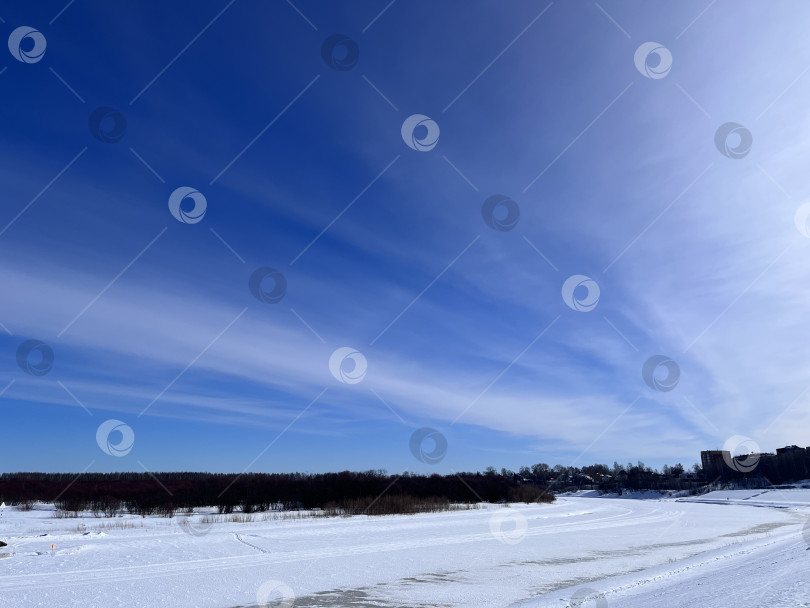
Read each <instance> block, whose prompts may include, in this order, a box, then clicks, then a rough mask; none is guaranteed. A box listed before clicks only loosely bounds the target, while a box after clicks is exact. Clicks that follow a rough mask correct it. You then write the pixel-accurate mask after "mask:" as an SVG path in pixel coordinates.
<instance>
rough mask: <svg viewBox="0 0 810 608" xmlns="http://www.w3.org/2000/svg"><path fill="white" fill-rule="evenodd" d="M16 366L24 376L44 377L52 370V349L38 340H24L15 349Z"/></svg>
mask: <svg viewBox="0 0 810 608" xmlns="http://www.w3.org/2000/svg"><path fill="white" fill-rule="evenodd" d="M17 365H19V366H20V369H21V370H23V371H24V372H25V373H26V374H31V375H32V376H44V375H45V374H47V373H48V372H49V371H51V369H52V368H53V349H52V348H51V347H50V346H48V345H47V344H45V343H44V342H41V341H40V340H26V341H25V342H23V343H22V344H20V345H19V346H18V347H17Z"/></svg>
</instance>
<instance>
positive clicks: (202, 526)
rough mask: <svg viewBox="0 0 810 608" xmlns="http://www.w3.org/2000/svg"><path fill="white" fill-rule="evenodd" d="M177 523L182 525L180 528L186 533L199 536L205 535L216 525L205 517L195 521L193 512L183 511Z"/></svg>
mask: <svg viewBox="0 0 810 608" xmlns="http://www.w3.org/2000/svg"><path fill="white" fill-rule="evenodd" d="M177 525H178V526H180V529H181V530H182V531H183V532H185V533H186V534H191V535H192V536H197V537H201V536H205V535H206V534H208V533H209V532H210V531H211V528H213V527H214V524H213V523H212V522H211V520H208V519H205V517H202V518H200V519H198V520H196V521H195V520H194V514H193V513H182V514H181V515H178V516H177Z"/></svg>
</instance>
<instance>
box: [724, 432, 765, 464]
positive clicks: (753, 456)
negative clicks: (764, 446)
mask: <svg viewBox="0 0 810 608" xmlns="http://www.w3.org/2000/svg"><path fill="white" fill-rule="evenodd" d="M759 458H760V449H759V446H758V445H757V444H756V442H755V441H754V440H753V439H751V438H750V437H746V436H744V435H734V436H733V437H729V438H728V439H727V440H726V442H725V443H724V444H723V461H724V462H725V463H726V465H728V467H729V468H731V469H733V470H734V471H737V472H739V473H750V472H751V471H753V470H754V469H756V468H757V465H758V464H759Z"/></svg>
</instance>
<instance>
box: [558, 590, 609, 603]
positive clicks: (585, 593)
mask: <svg viewBox="0 0 810 608" xmlns="http://www.w3.org/2000/svg"><path fill="white" fill-rule="evenodd" d="M586 606H593V608H608V601H607V598H606V597H605V594H604V593H599V592H598V591H597V590H596V589H591V588H590V587H582V588H580V589H577V591H576V593H574V595H572V596H571V599H570V600H569V601H568V608H585V607H586Z"/></svg>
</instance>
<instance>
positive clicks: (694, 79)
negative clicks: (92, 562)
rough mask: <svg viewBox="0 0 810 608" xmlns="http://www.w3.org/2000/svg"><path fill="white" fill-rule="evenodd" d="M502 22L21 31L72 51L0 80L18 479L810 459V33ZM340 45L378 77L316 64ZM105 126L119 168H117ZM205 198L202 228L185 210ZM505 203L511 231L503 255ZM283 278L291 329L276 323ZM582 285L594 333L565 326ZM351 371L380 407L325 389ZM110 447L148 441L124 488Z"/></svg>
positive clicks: (547, 10)
mask: <svg viewBox="0 0 810 608" xmlns="http://www.w3.org/2000/svg"><path fill="white" fill-rule="evenodd" d="M504 7H505V5H504V3H498V2H468V1H464V2H461V1H458V2H427V1H425V2H422V1H408V2H406V1H405V0H399V1H397V2H394V3H391V4H390V5H389V3H388V2H387V1H386V2H383V1H373V2H372V1H363V2H360V1H358V2H329V3H324V2H308V1H305V0H294V4H290V3H288V2H285V1H283V0H277V1H273V2H253V1H250V0H236V1H235V2H232V3H230V4H229V3H228V2H226V1H216V2H208V1H201V2H197V3H194V5H193V7H192V5H191V4H186V5H183V4H182V3H169V4H165V3H158V2H153V3H141V4H140V5H136V4H133V3H104V2H88V1H85V0H76V2H73V3H71V4H69V5H68V6H67V8H65V3H63V2H61V1H60V2H54V3H51V2H42V3H37V4H36V5H31V4H30V3H23V2H19V3H11V4H6V5H4V6H3V7H2V12H0V18H2V20H3V21H2V23H0V28H2V30H3V31H4V34H5V35H6V36H11V35H12V32H14V31H15V30H16V29H17V28H18V27H21V26H29V27H31V28H34V29H35V30H37V31H39V32H41V33H42V35H43V36H44V38H45V40H46V41H47V47H46V51H45V54H44V55H43V56H42V57H41V58H39V60H38V61H34V62H31V63H26V62H23V61H19V60H18V59H17V58H15V57H14V56H13V55H12V53H11V52H8V53H6V54H5V55H4V58H3V59H2V60H0V70H3V71H2V73H0V88H1V89H2V91H3V95H2V103H3V104H4V108H3V110H4V111H3V112H2V121H3V128H2V133H3V136H2V138H1V139H0V142H1V145H2V152H3V161H4V162H3V163H2V165H1V166H0V179H2V183H3V185H4V188H3V194H4V195H3V197H2V203H1V204H0V231H2V232H0V284H2V285H3V286H4V290H3V297H2V298H0V323H2V324H3V326H4V327H5V328H6V330H7V331H3V332H2V334H0V352H2V360H3V361H5V364H3V365H2V367H0V390H4V392H3V393H2V399H0V404H1V405H2V408H3V410H2V411H3V415H4V425H3V426H4V429H5V433H4V434H3V435H4V436H3V441H2V445H0V456H2V459H1V460H0V462H1V463H2V464H0V469H1V470H3V471H22V470H24V471H30V470H43V471H80V470H84V469H87V470H92V471H114V470H144V469H148V470H153V471H154V470H211V471H242V470H245V469H246V468H247V469H248V470H252V471H297V470H300V471H327V470H337V469H347V468H348V469H370V468H385V469H388V470H389V471H392V472H395V471H396V472H398V471H403V470H406V469H407V470H411V471H420V472H434V471H435V472H442V473H443V472H450V471H458V470H476V469H483V468H484V467H486V466H489V465H493V466H496V467H497V468H500V467H509V468H516V467H518V466H520V465H522V464H532V463H535V462H548V463H550V464H556V463H560V464H570V463H576V464H587V463H591V462H607V463H612V462H613V460H618V461H620V462H626V461H628V460H633V461H635V460H637V459H641V460H643V461H644V462H645V463H647V464H652V465H656V466H657V465H661V464H663V463H665V462H669V463H675V462H678V461H680V462H682V463H683V464H686V465H690V464H691V463H692V462H695V461H697V460H698V452H699V450H700V449H702V448H719V447H720V446H722V445H723V444H724V442H726V440H727V439H729V438H730V437H733V436H740V435H741V436H745V437H749V438H751V439H752V440H753V441H755V442H756V444H758V445H759V446H761V447H762V449H764V450H773V449H774V448H775V447H778V446H781V445H783V444H790V443H797V444H799V445H808V444H810V414H808V399H810V396H808V388H809V387H810V368H808V365H807V362H808V357H810V346H809V345H810V340H808V338H810V327H808V324H807V322H806V317H807V313H806V309H807V307H806V303H807V301H808V296H810V288H809V287H808V281H807V279H808V278H810V273H809V272H808V270H807V264H806V258H807V255H808V254H810V243H809V242H808V239H807V238H806V236H805V235H804V234H803V233H802V231H801V230H798V229H797V226H796V224H795V222H794V218H795V215H796V213H797V210H799V209H800V208H801V205H802V204H803V203H805V202H806V201H807V198H808V191H809V190H810V188H809V187H808V183H807V178H806V164H807V159H808V152H810V149H808V148H810V145H808V141H810V140H809V139H808V137H807V135H808V130H809V129H810V115H808V114H807V112H806V107H807V99H808V95H809V94H810V74H808V72H809V71H810V45H808V43H807V41H806V32H805V28H803V24H804V23H806V22H807V18H808V17H810V7H808V6H804V5H801V4H799V3H770V4H768V5H767V6H766V5H764V4H760V3H755V2H737V3H734V4H733V5H732V4H731V2H727V1H723V0H720V1H718V2H712V3H710V2H704V1H703V0H701V1H699V2H697V1H696V2H677V3H675V2H672V3H667V4H659V5H656V6H652V5H650V4H649V3H644V2H623V3H619V2H612V1H608V0H605V1H604V2H601V3H598V4H597V3H594V2H554V3H548V2H517V1H515V2H510V3H509V4H508V9H505V8H504ZM63 8H64V9H65V10H64V11H62V9H63ZM384 9H385V10H384ZM60 11H62V12H60ZM334 34H342V35H345V36H346V37H348V38H349V39H351V40H352V41H354V43H355V44H356V45H357V48H358V49H359V58H358V60H357V62H356V65H353V66H351V68H350V69H346V70H337V69H333V68H332V67H330V66H329V65H328V64H327V63H326V62H325V61H324V59H323V57H322V44H323V43H324V41H325V40H326V39H327V38H329V37H330V36H332V35H334ZM646 42H657V43H658V44H659V45H660V46H661V47H664V48H665V49H666V50H667V51H669V53H670V54H671V56H672V67H671V69H670V70H669V72H668V73H666V74H665V75H664V76H663V77H661V78H649V77H647V76H645V75H644V74H642V71H641V70H640V69H638V68H637V66H636V65H635V63H634V54H635V53H636V50H637V49H638V48H639V47H640V46H641V45H642V44H644V43H646ZM25 44H28V45H30V44H31V41H30V40H29V41H28V42H26V43H25ZM23 50H24V51H27V52H30V51H31V49H30V46H25V47H24V48H23ZM4 52H5V51H4ZM644 65H645V64H643V63H642V65H641V68H642V69H643V68H644ZM646 65H649V66H651V67H652V68H653V69H654V68H655V59H654V58H649V59H648V63H647V64H646ZM98 107H110V108H114V109H115V110H117V111H118V112H120V114H121V115H122V116H123V117H124V118H125V120H126V130H125V134H124V136H123V138H121V139H120V141H117V142H114V143H105V142H102V141H100V140H98V139H96V138H94V137H93V135H92V134H91V131H90V129H89V128H88V119H89V118H90V116H91V114H92V113H93V111H94V110H95V109H96V108H98ZM414 114H422V115H425V116H427V117H429V118H430V119H431V120H433V121H435V123H436V125H438V128H439V130H440V136H439V140H438V143H437V145H436V146H435V147H434V148H433V149H431V150H429V151H418V150H414V149H411V148H410V147H409V146H408V145H406V142H405V141H404V140H403V137H402V134H401V127H402V124H403V122H404V121H405V120H406V119H407V118H408V117H409V116H412V115H414ZM729 122H734V123H738V124H739V125H741V126H742V127H743V128H744V129H747V130H748V132H750V133H751V135H752V137H753V145H752V146H751V149H750V151H748V152H747V153H746V154H745V155H744V156H742V157H741V158H729V157H727V156H725V155H724V154H722V153H721V151H720V150H719V149H718V147H716V145H715V133H716V132H717V130H718V129H719V128H720V127H721V125H724V124H725V123H729ZM415 135H416V136H417V137H423V135H424V132H423V131H422V130H420V131H418V132H416V133H415ZM730 137H731V139H730V140H729V141H728V143H729V145H730V146H731V147H732V148H734V147H735V146H736V145H737V140H736V139H734V138H735V137H736V136H735V135H734V134H732V135H731V136H730ZM55 178H56V179H55ZM184 186H187V187H191V188H194V189H196V190H198V191H199V192H200V193H202V195H203V196H204V197H205V200H206V202H207V207H206V212H205V215H204V217H203V218H202V220H201V221H199V222H198V223H194V224H185V223H182V222H180V221H178V220H176V219H175V218H174V217H173V216H172V214H171V212H170V210H169V206H168V201H169V197H170V195H171V194H172V192H173V191H174V190H175V189H177V188H180V187H184ZM493 195H502V196H504V197H509V198H511V199H513V200H514V201H515V203H516V204H517V207H518V208H519V220H518V223H517V225H516V226H515V227H514V228H513V229H511V230H503V231H499V230H495V229H493V228H492V227H491V226H490V225H488V224H487V223H486V222H485V221H484V219H483V217H482V205H483V204H484V201H485V200H486V199H488V198H489V197H491V196H493ZM188 204H189V201H186V202H185V203H184V207H183V209H185V210H187V209H188ZM327 227H328V229H326V230H325V232H322V231H324V229H325V228H327ZM321 233H322V234H321ZM319 234H321V236H320V237H319V238H317V239H316V237H318V235H319ZM313 241H314V242H313ZM262 267H269V268H274V269H277V270H278V271H279V272H281V273H282V274H283V275H284V277H285V279H286V282H287V288H286V292H285V293H284V296H283V298H282V299H281V300H280V301H279V302H275V303H267V302H262V301H260V300H259V299H257V298H256V297H254V295H253V294H252V293H251V291H250V289H249V287H248V281H249V278H250V276H251V274H252V273H253V272H254V271H255V270H256V269H258V268H262ZM572 275H584V276H586V277H589V278H590V279H591V280H592V281H593V282H595V283H596V284H597V285H598V287H599V301H598V304H597V306H596V307H595V308H594V309H593V310H591V311H589V312H581V311H577V310H573V309H572V308H570V307H569V306H567V305H566V303H565V302H564V300H563V297H562V288H563V284H564V283H565V281H566V279H568V278H569V277H570V276H572ZM265 285H267V284H266V283H265ZM583 294H584V287H583V288H580V289H579V290H578V291H576V292H575V295H576V297H577V298H578V299H582V297H583ZM29 339H36V340H40V341H42V342H44V343H45V344H46V345H47V347H48V348H50V349H51V350H52V351H53V353H54V363H53V366H52V369H50V370H49V371H48V373H46V374H44V375H41V376H36V375H31V374H27V373H25V371H24V370H23V369H21V367H20V366H19V365H18V363H17V357H16V355H17V351H18V348H19V346H20V344H22V343H23V342H25V341H26V340H29ZM340 347H352V348H353V349H355V350H356V351H357V352H359V353H361V354H362V357H363V358H364V359H365V360H366V361H367V366H368V369H367V373H366V374H365V376H364V377H362V380H361V381H359V382H356V383H344V382H340V381H339V379H338V378H337V377H335V375H333V374H332V373H330V367H329V360H330V356H331V355H332V353H333V352H334V351H335V350H336V349H338V348H340ZM654 355H666V356H667V357H669V358H670V359H671V360H673V361H675V362H676V363H677V366H678V369H679V376H678V380H677V385H676V386H675V387H674V388H673V389H672V390H670V391H657V390H655V389H653V388H651V387H650V386H648V384H646V383H645V381H644V379H643V378H642V373H641V370H642V366H643V364H644V362H645V361H647V360H648V359H649V358H650V357H652V356H654ZM32 356H34V357H35V356H36V354H34V355H32ZM34 363H36V362H35V361H34ZM350 367H351V366H350V364H348V367H345V368H344V369H348V370H349V371H350V369H349V368H350ZM659 371H660V370H659ZM108 419H115V420H119V421H121V422H123V423H124V424H126V425H128V426H129V427H130V428H131V429H132V432H133V435H134V444H133V445H132V446H131V450H129V451H128V452H127V454H126V455H125V456H120V457H117V456H114V455H110V454H107V453H105V452H104V450H103V448H100V445H99V443H97V441H96V430H97V429H98V427H99V425H101V424H102V423H103V422H104V421H106V420H108ZM421 427H431V428H434V429H436V430H437V431H439V432H440V433H442V434H443V435H444V436H445V437H446V439H447V446H448V447H447V453H446V455H445V456H444V457H443V458H442V459H441V461H440V462H438V463H436V464H427V463H424V462H420V461H419V460H417V459H416V458H415V457H414V455H413V454H412V453H411V450H410V449H409V439H410V437H411V435H412V434H413V433H414V431H415V430H416V429H418V428H421ZM118 440H119V438H117V436H116V437H113V438H112V440H111V441H112V443H113V444H115V443H116V442H117V441H118ZM426 449H427V451H430V448H429V447H428V448H426Z"/></svg>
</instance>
